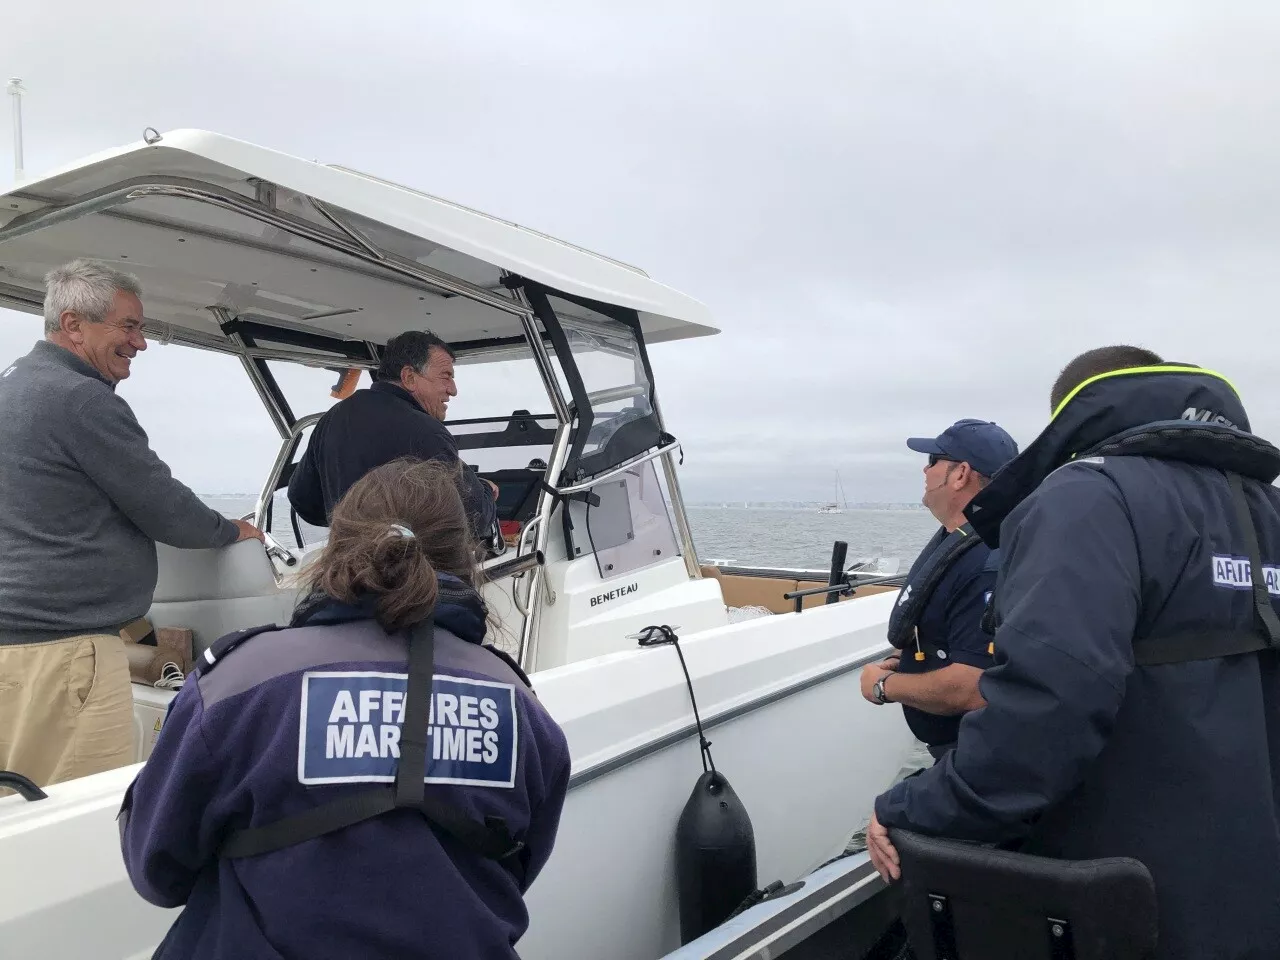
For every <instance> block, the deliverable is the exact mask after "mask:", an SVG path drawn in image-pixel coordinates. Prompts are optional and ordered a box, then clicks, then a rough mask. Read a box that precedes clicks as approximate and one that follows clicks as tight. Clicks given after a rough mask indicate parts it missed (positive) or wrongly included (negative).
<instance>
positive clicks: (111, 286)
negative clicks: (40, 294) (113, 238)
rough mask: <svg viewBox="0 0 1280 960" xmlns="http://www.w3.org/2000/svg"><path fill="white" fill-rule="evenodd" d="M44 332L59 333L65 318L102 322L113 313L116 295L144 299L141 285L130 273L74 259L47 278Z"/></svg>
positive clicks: (95, 262)
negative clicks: (73, 316)
mask: <svg viewBox="0 0 1280 960" xmlns="http://www.w3.org/2000/svg"><path fill="white" fill-rule="evenodd" d="M44 289H45V292H44V332H45V334H46V335H48V334H50V333H57V332H58V331H59V330H60V329H61V328H62V315H63V314H64V313H67V312H71V313H76V314H79V315H80V316H81V317H83V318H84V319H85V320H88V321H89V322H90V323H101V322H102V321H103V320H105V319H106V318H107V314H108V313H110V312H111V307H112V305H113V304H114V303H115V299H116V292H117V291H120V292H123V293H131V294H133V295H134V296H135V297H137V298H138V299H142V284H140V283H139V282H138V278H137V277H135V276H134V275H133V274H131V273H125V272H124V271H123V270H117V269H116V268H115V267H109V266H107V265H106V264H105V263H102V262H101V261H99V260H72V261H71V262H70V263H67V264H63V265H62V266H61V267H57V268H56V269H54V270H50V271H49V272H48V273H47V274H45V277H44Z"/></svg>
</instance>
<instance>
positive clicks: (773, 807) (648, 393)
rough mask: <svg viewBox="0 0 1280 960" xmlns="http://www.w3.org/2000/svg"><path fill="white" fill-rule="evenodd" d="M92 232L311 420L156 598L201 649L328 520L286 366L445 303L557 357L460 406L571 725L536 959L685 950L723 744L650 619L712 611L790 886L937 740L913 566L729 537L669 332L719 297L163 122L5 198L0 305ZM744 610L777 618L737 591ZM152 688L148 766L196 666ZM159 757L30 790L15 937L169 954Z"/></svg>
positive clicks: (243, 621)
mask: <svg viewBox="0 0 1280 960" xmlns="http://www.w3.org/2000/svg"><path fill="white" fill-rule="evenodd" d="M82 256H88V257H95V258H98V259H102V260H105V261H108V262H111V263H113V264H116V265H118V266H120V267H121V268H124V269H127V270H129V271H131V272H133V273H135V274H137V275H138V277H139V278H140V279H141V281H142V284H143V288H144V302H145V305H146V309H147V323H146V334H147V336H148V337H149V338H151V339H153V340H156V341H159V342H162V343H172V344H178V345H182V346H185V347H188V348H194V349H200V350H210V351H215V352H218V353H222V354H228V355H231V356H233V357H236V358H238V359H239V361H240V363H241V365H242V367H243V371H244V373H245V375H246V376H247V377H248V378H249V379H250V381H251V382H252V384H253V386H254V387H255V388H256V391H257V393H258V394H259V396H260V397H261V399H262V401H263V403H264V406H265V408H266V412H267V415H268V416H269V417H270V418H271V421H272V423H273V424H274V426H275V428H276V429H277V430H278V432H279V434H280V438H281V442H280V448H279V454H278V456H277V457H276V458H275V460H274V462H273V463H270V464H264V465H263V467H264V473H265V478H264V483H263V487H262V494H261V496H260V498H259V501H258V505H257V510H256V517H255V519H256V522H257V523H258V525H259V526H261V527H263V528H264V529H267V530H269V532H270V536H269V539H268V544H267V549H266V550H265V551H264V550H263V548H262V546H261V545H260V544H258V543H257V542H255V541H249V542H245V543H240V544H237V545H235V546H233V547H229V548H226V549H224V550H220V551H184V550H175V549H172V548H169V547H165V546H160V547H159V548H158V551H159V553H160V555H161V556H160V561H161V562H160V578H159V583H158V585H157V588H156V593H155V599H154V605H153V607H152V608H151V611H150V618H151V620H152V622H153V624H155V625H157V626H182V627H188V628H190V629H192V630H193V632H194V637H195V651H196V653H197V654H199V653H200V652H201V651H202V650H203V649H204V648H205V647H206V646H207V645H208V644H209V643H210V642H212V641H213V640H215V639H216V638H217V637H218V636H220V635H222V634H224V633H226V632H228V631H230V630H233V629H238V628H244V627H248V626H253V625H257V624H261V623H265V622H273V621H275V622H280V621H283V620H286V619H287V617H288V613H289V611H290V609H291V607H292V604H293V602H294V599H295V598H294V591H293V588H292V587H291V586H290V582H291V576H290V575H291V574H292V573H294V572H296V570H297V569H299V558H300V557H301V555H302V554H303V553H305V552H306V550H307V549H311V548H314V544H313V543H312V544H308V543H305V542H304V541H305V537H304V535H303V534H302V531H301V530H300V529H298V528H297V526H296V525H295V526H294V530H295V531H296V532H297V534H298V535H297V536H296V538H293V540H294V542H293V544H292V545H289V546H286V545H285V542H286V540H287V539H288V532H289V529H290V524H289V521H288V518H285V517H284V516H281V515H277V511H276V510H274V509H273V508H272V504H273V502H274V501H275V497H274V494H275V493H276V491H277V490H279V489H280V488H281V487H283V486H284V485H285V483H287V478H288V475H289V471H290V470H291V467H292V464H293V463H294V462H296V460H297V457H298V455H299V453H300V451H301V449H302V448H303V446H304V440H305V437H306V434H307V430H308V428H309V427H310V426H311V425H312V424H313V423H314V422H315V420H316V419H317V417H318V414H315V413H309V414H307V415H299V412H297V411H294V410H293V409H292V408H291V406H290V404H289V402H288V401H287V399H286V397H285V395H284V392H283V391H282V390H281V388H280V386H279V383H278V380H277V378H276V373H277V372H278V371H279V370H280V368H281V366H280V365H282V364H302V365H306V366H311V367H320V368H328V369H332V370H335V371H349V370H359V369H367V368H369V367H372V366H375V365H376V363H377V360H378V356H379V351H380V348H381V345H383V344H385V342H386V341H387V339H388V338H389V337H391V336H394V335H395V334H397V333H400V332H402V331H404V330H408V329H413V328H420V327H422V326H427V325H429V326H430V327H431V329H433V330H434V331H435V332H436V333H438V334H439V335H441V336H443V337H444V338H445V339H446V340H448V341H450V342H451V343H452V344H453V345H454V346H455V348H456V350H457V352H458V355H459V362H460V363H461V364H507V365H511V366H512V368H513V369H514V368H515V367H521V365H523V366H522V367H521V368H522V369H528V370H532V371H535V372H536V378H535V379H534V380H533V382H536V383H540V385H541V388H542V389H541V391H540V395H539V396H536V397H535V396H530V397H529V398H528V402H527V403H525V404H524V405H523V406H522V409H519V410H517V411H515V412H514V413H512V414H511V415H509V416H504V417H499V418H486V419H480V420H470V421H458V422H454V423H451V424H450V427H451V429H452V431H453V432H454V434H455V436H456V437H457V438H458V444H459V447H460V448H461V449H462V451H463V456H464V459H466V460H467V461H468V462H472V463H477V464H480V463H481V461H483V463H482V465H481V467H480V469H481V473H482V475H483V476H485V477H487V478H489V479H491V480H493V481H494V482H495V483H496V484H498V486H499V488H500V490H501V495H500V498H499V508H500V512H501V515H502V518H503V520H504V521H505V525H506V527H507V531H508V533H509V534H510V537H509V540H510V542H509V543H508V542H507V541H505V540H504V539H503V538H502V537H499V536H495V537H494V540H493V543H492V552H493V556H492V557H491V559H490V560H488V561H487V564H486V565H487V567H488V573H489V577H490V581H491V582H490V583H489V584H488V585H487V586H486V588H485V597H486V599H487V601H488V602H489V603H490V605H491V606H492V607H493V608H494V609H495V610H496V611H497V612H498V613H499V615H500V618H501V620H502V624H503V627H504V633H505V635H506V642H507V643H508V644H509V646H510V649H511V652H512V653H513V654H514V655H515V656H518V657H519V660H520V662H521V663H522V665H523V666H524V667H525V669H526V670H527V671H528V672H529V673H530V674H531V675H532V679H533V683H534V685H535V687H536V689H537V691H538V695H539V696H540V698H541V699H542V701H543V702H544V703H545V704H546V706H547V707H548V708H549V710H550V711H551V713H552V715H553V716H554V717H555V718H556V719H557V720H558V721H559V723H560V724H561V726H562V727H563V728H564V730H565V733H566V735H567V737H568V741H569V745H570V748H571V752H572V760H573V777H572V783H571V787H570V793H569V797H568V801H567V804H566V808H565V811H564V816H563V820H562V824H561V829H560V834H559V838H558V841H557V844H556V849H555V852H554V855H553V856H552V858H551V861H550V863H549V864H548V866H547V868H546V870H545V871H544V873H543V874H542V876H541V877H540V878H539V879H538V881H537V882H536V884H535V885H534V886H533V888H532V890H531V891H530V893H529V897H528V901H529V908H530V913H531V926H530V929H529V932H528V934H527V935H526V936H525V938H524V939H523V940H522V941H521V942H520V944H519V951H520V953H521V955H522V956H524V957H526V958H528V960H535V958H552V957H555V958H566V957H584V958H601V957H609V958H614V960H649V958H653V957H655V956H659V955H662V954H665V953H667V952H669V951H671V950H674V949H676V948H678V947H679V946H680V925H679V909H678V904H677V894H676V889H675V883H674V871H675V862H676V853H675V848H674V835H675V826H676V821H677V818H678V816H679V814H680V811H681V808H682V807H683V805H684V803H685V801H686V799H687V797H688V795H689V791H690V789H691V787H692V785H693V782H694V780H695V778H696V776H697V774H698V773H700V772H701V767H700V764H699V749H698V742H697V737H696V732H695V725H694V716H693V712H692V710H691V707H690V697H689V693H688V690H687V688H686V683H685V677H684V675H683V673H682V672H681V669H680V663H679V660H678V658H677V654H676V651H675V650H672V649H670V648H669V647H655V648H646V649H642V648H640V647H639V646H638V645H637V642H636V639H635V638H636V635H637V633H638V632H639V631H641V630H642V629H643V628H645V627H648V626H651V625H656V624H668V625H671V626H672V627H674V628H675V629H676V631H677V632H678V634H679V636H680V638H681V644H680V646H681V649H682V650H683V652H684V655H685V659H686V660H687V663H688V670H689V673H690V676H691V678H692V685H693V687H694V688H695V689H696V693H697V702H698V706H699V708H700V709H701V715H702V720H703V725H704V727H706V728H708V730H709V734H710V737H711V739H712V740H714V743H715V759H716V762H717V765H718V766H719V767H720V769H721V770H722V771H723V772H724V773H725V774H726V775H727V776H728V778H729V780H730V781H731V782H732V784H733V787H734V788H735V790H736V792H737V794H738V796H739V797H740V798H741V799H742V801H743V803H744V804H745V807H746V809H747V811H748V813H749V815H750V817H751V820H752V823H753V827H754V833H755V841H756V850H757V857H758V875H759V877H760V881H761V882H762V883H765V882H768V881H769V880H772V879H792V878H796V877H800V876H802V875H804V874H806V873H807V872H808V871H810V870H811V869H813V868H814V867H815V866H817V865H818V864H820V863H822V862H823V861H825V860H826V859H827V858H828V857H830V856H831V855H833V854H835V853H838V852H839V850H840V849H841V847H842V846H843V844H844V842H845V840H846V839H847V837H848V836H849V834H850V833H851V832H852V831H854V830H856V829H857V828H858V827H860V826H861V824H862V822H863V821H864V820H865V817H866V815H867V813H868V811H869V809H870V806H871V802H872V798H873V797H874V796H875V795H876V794H877V793H878V792H880V791H881V790H882V789H883V788H885V787H886V786H887V785H888V784H889V783H890V781H891V780H892V778H893V777H894V775H895V774H896V773H897V771H898V769H899V765H900V762H901V761H902V759H903V757H904V756H905V755H906V754H907V752H908V751H909V749H910V744H911V743H912V740H911V738H910V735H909V733H908V731H907V727H906V725H905V724H904V723H903V721H902V717H901V714H900V712H899V711H898V710H896V709H891V710H884V709H876V708H873V707H871V706H870V705H869V704H867V703H866V702H865V701H864V700H863V699H862V697H861V696H860V694H859V687H858V670H859V668H860V667H861V666H862V665H863V664H865V663H867V662H869V661H871V660H873V659H876V658H879V657H881V656H883V655H884V654H885V652H886V650H887V643H886V641H885V625H886V622H887V619H888V614H889V611H890V608H891V606H892V604H893V602H894V598H895V590H896V587H895V585H893V584H892V583H885V582H883V578H875V577H867V576H866V575H865V574H859V573H857V572H856V571H855V572H854V573H845V574H842V575H839V576H834V577H829V576H828V574H826V573H818V574H803V573H800V572H797V571H779V570H772V571H768V570H756V571H753V570H744V569H735V570H732V571H726V570H722V569H720V568H718V567H715V566H713V565H709V564H701V563H700V562H699V560H698V557H697V553H696V551H695V549H694V543H693V539H692V536H691V535H690V531H689V524H688V521H687V519H686V516H685V508H684V503H683V500H682V499H681V493H680V484H679V471H678V460H677V457H678V456H682V454H681V445H680V443H679V441H678V440H677V439H676V438H675V437H674V436H673V435H672V433H670V432H669V431H670V430H672V429H674V427H673V426H672V425H670V424H668V423H666V422H665V421H664V419H663V417H662V413H661V411H660V409H659V407H658V402H657V397H656V394H655V388H654V384H655V378H654V370H653V369H652V367H651V364H650V361H649V356H648V353H647V350H646V345H647V344H652V343H656V342H664V341H675V340H680V339H682V338H688V337H697V336H706V335H710V334H714V333H716V332H717V331H716V329H715V328H714V327H713V326H712V324H711V321H710V318H709V315H708V311H707V310H706V309H705V308H704V307H703V306H702V305H701V304H699V303H697V302H696V301H694V300H692V299H690V298H688V297H686V296H683V295H682V294H680V293H677V292H676V291H674V290H671V289H670V288H668V287H665V286H663V285H662V284H660V283H657V282H655V281H654V280H651V279H650V278H649V277H648V276H647V275H646V274H645V273H643V272H642V271H640V270H638V269H636V268H634V267H630V266H627V265H625V264H622V263H619V262H617V261H615V260H611V259H609V258H607V257H604V256H600V255H598V254H595V253H591V252H589V251H587V250H584V249H581V248H579V247H575V246H573V245H570V244H567V243H563V242H560V241H557V240H554V239H552V238H550V237H547V236H545V235H543V234H540V233H537V232H535V231H533V230H529V229H525V228H523V227H520V226H517V225H515V224H512V223H507V222H504V221H502V220H498V219H494V218H492V217H489V216H486V215H484V214H481V213H478V212H476V211H474V210H470V209H467V208H465V207H461V206H458V205H456V204H452V203H449V202H447V201H444V200H440V199H438V198H435V197H432V196H428V195H425V194H422V193H419V192H416V191H414V190H411V189H408V188H406V187H403V186H398V185H396V184H393V183H388V182H386V181H383V180H380V179H377V178H376V177H372V176H369V175H366V174H363V173H359V172H357V171H354V170H350V169H345V168H342V167H336V166H329V165H325V164H320V163H314V162H310V161H305V160H301V159H296V158H294V157H290V156H286V155H284V154H281V153H277V152H274V151H271V150H267V149H263V148H260V147H257V146H253V145H250V144H246V143H243V142H239V141H236V140H233V139H229V138H227V137H223V136H219V135H216V134H212V133H206V132H201V131H194V130H180V131H176V132H170V133H166V134H164V135H160V134H157V133H154V132H153V131H149V132H148V135H147V137H146V138H145V139H144V141H143V142H139V143H135V144H132V145H130V146H126V147H123V148H121V149H116V150H110V151H107V152H104V153H100V154H97V155H95V156H92V157H89V158H87V159H84V160H81V161H78V162H76V163H73V164H70V165H69V166H66V167H63V168H61V169H59V170H57V171H55V172H54V173H52V174H49V175H48V176H46V177H43V178H41V179H38V180H32V181H27V182H25V183H23V184H22V185H21V187H20V188H17V189H15V190H13V191H12V192H10V193H8V194H6V195H4V196H3V197H0V305H4V306H7V307H12V308H16V309H19V310H24V311H27V312H32V313H37V312H39V311H40V309H41V303H42V282H41V279H42V277H43V275H44V273H45V272H46V271H47V270H49V269H50V268H52V267H54V266H55V265H58V264H60V263H63V262H65V261H67V260H69V259H71V258H73V257H82ZM428 314H429V319H428V316H427V315H428ZM153 357H154V355H152V356H149V357H148V361H149V362H155V361H154V360H153ZM143 375H145V373H144V374H143ZM212 392H213V391H211V393H212ZM210 403H211V405H214V404H216V397H214V396H211V397H210ZM528 411H540V412H533V413H530V412H528ZM280 513H283V511H280ZM771 573H772V574H775V575H769V574H771ZM776 574H784V575H776ZM832 580H834V581H836V582H835V583H834V585H832V584H831V581H832ZM878 580H879V581H880V582H877V581H878ZM797 594H799V595H798V596H796V595H797ZM829 596H830V597H834V598H835V599H836V600H838V601H839V602H830V603H828V602H825V601H826V600H827V599H828V597H829ZM742 607H753V608H763V609H762V610H759V611H758V612H760V613H761V614H763V613H764V611H766V610H767V611H768V615H760V616H755V617H752V618H749V619H739V618H733V617H731V616H730V609H729V608H742ZM731 621H734V622H731ZM135 691H136V696H135V705H136V713H137V718H138V729H139V758H138V759H139V762H143V761H145V758H146V756H147V754H148V753H149V750H150V744H151V743H152V742H153V737H154V734H155V732H156V731H157V730H158V729H159V727H160V724H161V722H162V720H163V715H164V709H165V706H166V704H167V703H168V701H169V699H171V698H172V696H174V692H173V691H172V690H158V689H155V688H152V687H146V686H142V685H135ZM138 769H139V767H138V766H136V765H135V766H131V767H128V768H124V769H120V770H114V771H109V772H106V773H102V774H98V775H96V776H91V777H85V778H83V779H80V780H76V781H72V782H68V783H62V784H57V785H54V786H51V787H49V788H48V789H47V791H46V792H47V796H46V797H44V798H41V799H36V800H28V799H24V798H23V797H21V796H18V795H12V796H8V797H5V798H2V799H0V864H3V870H0V943H3V944H4V953H5V955H6V956H14V957H17V956H23V957H27V956H29V957H33V958H36V957H45V958H58V960H62V958H72V957H98V958H124V957H139V956H146V955H148V954H149V951H150V950H151V949H152V948H153V947H154V945H155V944H156V943H157V942H158V941H159V939H160V938H161V936H162V935H163V933H164V931H165V930H166V929H167V927H168V925H169V924H170V923H171V922H172V920H173V917H174V913H173V911H165V910H160V909H158V908H155V907H152V906H150V905H148V904H147V903H145V902H144V901H142V900H141V899H140V898H138V897H137V896H136V895H135V894H134V893H133V891H132V888H131V887H130V885H129V882H128V879H127V877H126V876H125V872H124V869H123V865H122V862H121V857H120V853H119V849H118V837H117V831H116V825H115V823H114V818H115V815H116V812H117V810H118V808H119V806H120V801H121V796H122V794H123V792H124V790H125V788H126V787H127V785H128V784H129V782H130V781H131V780H132V778H133V777H134V776H135V774H136V773H137V771H138ZM18 772H19V773H20V772H21V771H18Z"/></svg>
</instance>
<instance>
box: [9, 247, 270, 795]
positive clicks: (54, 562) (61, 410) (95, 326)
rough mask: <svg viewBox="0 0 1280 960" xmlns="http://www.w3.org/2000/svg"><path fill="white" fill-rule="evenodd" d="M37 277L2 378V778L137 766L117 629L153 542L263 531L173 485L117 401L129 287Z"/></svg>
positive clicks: (90, 276)
mask: <svg viewBox="0 0 1280 960" xmlns="http://www.w3.org/2000/svg"><path fill="white" fill-rule="evenodd" d="M45 284H46V290H45V301H44V318H45V323H44V326H45V339H44V340H42V341H40V342H38V343H37V344H36V345H35V347H34V348H33V349H32V351H31V352H30V353H29V354H27V355H26V356H25V357H22V358H21V359H20V360H18V361H17V362H16V363H14V364H13V365H12V366H10V367H8V368H7V369H5V370H3V371H0V412H3V416H0V450H3V451H4V453H3V455H2V456H0V503H3V504H4V509H3V510H0V769H4V770H12V771H15V772H17V773H20V774H23V775H24V776H27V777H29V778H31V779H32V780H34V781H35V782H36V783H37V784H40V785H45V784H49V783H57V782H59V781H62V780H70V779H74V778H76V777H80V776H86V775H88V774H91V773H98V772H100V771H102V770H109V769H112V768H114V767H118V766H123V765H125V764H128V763H132V762H133V757H134V744H133V716H132V696H131V692H130V690H131V688H130V685H129V667H128V662H127V660H126V657H125V651H124V645H123V641H122V639H121V633H120V631H121V630H122V629H124V628H125V627H126V626H129V625H130V624H132V623H133V622H134V621H137V620H138V619H140V618H141V617H143V616H144V615H145V614H146V612H147V610H148V609H149V607H150V606H151V597H152V594H153V593H154V592H155V586H156V551H155V544H156V541H159V542H161V543H167V544H170V545H172V546H175V547H186V548H208V547H221V546H225V545H227V544H230V543H233V542H235V541H237V540H243V539H246V538H248V537H259V538H260V537H261V533H260V532H259V531H258V530H257V529H255V528H254V527H253V526H251V525H250V524H248V523H244V522H243V521H238V520H237V521H232V520H228V519H227V518H225V517H223V516H222V515H221V514H219V513H217V512H216V511H214V510H212V509H210V508H209V507H207V506H205V505H204V504H203V503H202V502H201V501H200V499H199V498H198V497H197V496H196V495H195V494H194V493H192V492H191V490H190V489H188V488H187V487H186V486H184V485H183V484H182V483H180V482H178V481H177V480H175V479H174V478H173V475H172V474H171V473H170V472H169V468H168V467H167V466H165V464H164V463H163V462H162V461H161V460H160V458H159V457H157V456H156V454H155V453H154V452H153V451H152V450H151V447H150V445H149V444H148V442H147V435H146V433H145V432H144V431H143V429H142V427H141V426H140V425H139V424H138V421H137V419H135V417H134V415H133V411H132V410H131V409H130V408H129V404H128V403H126V402H125V400H124V399H123V398H122V397H120V396H119V395H118V394H116V392H115V387H116V384H117V383H119V382H120V381H121V380H124V379H125V378H127V377H128V376H129V372H130V367H131V366H132V363H133V359H134V357H135V356H136V355H137V353H138V352H139V351H141V350H145V349H146V348H147V344H146V341H145V340H144V339H143V335H142V325H143V314H142V301H141V299H140V296H141V292H142V291H141V288H140V287H139V285H138V281H137V279H136V278H135V277H132V276H130V275H129V274H126V273H121V272H120V271H118V270H114V269H112V268H111V267H108V266H106V265H105V264H101V263H96V262H93V261H88V260H76V261H74V262H72V263H69V264H67V265H65V266H62V267H59V268H58V269H56V270H53V271H51V272H50V273H49V275H48V276H47V277H45Z"/></svg>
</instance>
